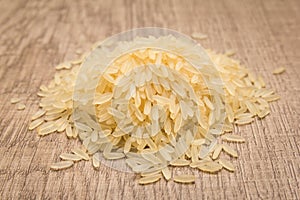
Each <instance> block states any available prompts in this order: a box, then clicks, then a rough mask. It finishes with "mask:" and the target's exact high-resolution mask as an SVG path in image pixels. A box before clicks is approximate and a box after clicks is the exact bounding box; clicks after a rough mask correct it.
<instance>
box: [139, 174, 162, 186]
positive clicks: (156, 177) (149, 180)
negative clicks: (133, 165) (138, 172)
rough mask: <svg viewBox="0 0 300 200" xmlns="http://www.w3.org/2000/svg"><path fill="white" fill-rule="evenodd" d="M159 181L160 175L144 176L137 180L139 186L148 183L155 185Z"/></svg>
mask: <svg viewBox="0 0 300 200" xmlns="http://www.w3.org/2000/svg"><path fill="white" fill-rule="evenodd" d="M160 179H161V174H157V175H153V176H146V177H142V178H140V179H139V184H141V185H145V184H150V183H155V182H157V181H159V180H160Z"/></svg>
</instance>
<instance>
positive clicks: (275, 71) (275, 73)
mask: <svg viewBox="0 0 300 200" xmlns="http://www.w3.org/2000/svg"><path fill="white" fill-rule="evenodd" d="M283 72H285V68H284V67H279V68H276V69H274V70H273V74H274V75H277V74H282V73H283Z"/></svg>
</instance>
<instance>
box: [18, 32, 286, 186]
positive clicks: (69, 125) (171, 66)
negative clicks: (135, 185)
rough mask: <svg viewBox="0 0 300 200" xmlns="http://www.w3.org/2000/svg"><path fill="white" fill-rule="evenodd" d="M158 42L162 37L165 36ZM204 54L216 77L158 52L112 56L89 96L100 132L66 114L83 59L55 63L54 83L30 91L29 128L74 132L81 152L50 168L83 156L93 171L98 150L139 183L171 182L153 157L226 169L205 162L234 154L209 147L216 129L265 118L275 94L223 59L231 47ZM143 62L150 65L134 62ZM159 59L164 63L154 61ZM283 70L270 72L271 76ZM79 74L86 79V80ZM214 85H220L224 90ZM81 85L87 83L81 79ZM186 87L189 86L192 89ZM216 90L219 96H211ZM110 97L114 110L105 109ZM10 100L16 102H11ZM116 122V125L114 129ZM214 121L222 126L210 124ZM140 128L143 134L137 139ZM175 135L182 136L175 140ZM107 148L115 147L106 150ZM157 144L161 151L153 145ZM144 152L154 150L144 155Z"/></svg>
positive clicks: (207, 169) (220, 163)
mask: <svg viewBox="0 0 300 200" xmlns="http://www.w3.org/2000/svg"><path fill="white" fill-rule="evenodd" d="M193 37H194V38H197V39H205V38H207V36H206V35H203V34H193ZM159 39H161V41H164V40H165V42H166V43H168V42H170V41H169V39H168V38H167V37H166V38H159ZM207 53H208V55H209V56H210V59H212V61H213V62H214V64H215V65H216V68H217V71H216V72H217V73H219V74H220V77H221V79H222V80H210V81H211V82H207V83H205V80H204V79H203V77H202V76H201V73H203V74H204V76H205V75H206V73H208V74H210V73H211V74H213V72H211V71H209V70H207V69H208V68H202V69H201V70H203V71H201V70H200V69H196V68H194V67H193V66H192V65H190V64H189V63H188V62H187V61H186V60H185V59H183V57H181V56H178V55H175V54H171V53H169V52H168V53H167V52H164V51H158V50H151V49H146V50H137V51H136V52H132V53H131V54H126V55H123V56H122V57H120V58H118V59H117V60H115V62H114V63H113V64H112V65H111V66H109V67H108V69H107V71H106V72H105V73H104V74H103V76H102V77H100V81H99V83H98V86H97V88H96V94H95V97H94V99H92V100H93V104H94V106H95V111H96V115H97V117H98V122H99V124H100V126H101V128H102V129H103V130H104V131H103V132H102V133H98V132H96V131H95V130H94V127H95V125H93V124H92V123H91V122H90V124H84V123H81V122H78V121H76V122H75V123H74V121H75V120H74V119H73V116H72V114H73V102H72V97H73V89H74V88H73V87H74V84H75V80H76V78H77V74H78V71H79V64H81V63H82V62H83V60H84V56H83V57H82V58H80V59H78V60H74V61H70V62H65V63H62V64H60V65H58V66H57V67H56V69H57V70H59V71H58V72H57V73H56V74H55V77H54V80H53V81H51V82H50V84H49V85H48V86H44V85H42V86H41V87H40V90H41V91H39V92H38V96H40V97H42V99H41V101H40V107H41V109H40V110H39V111H38V112H37V113H35V114H34V115H33V116H32V118H31V120H32V122H31V124H30V126H29V129H30V130H32V129H35V128H37V130H38V134H39V135H47V134H50V133H53V132H62V131H66V135H67V136H68V137H69V138H71V137H73V138H77V137H79V138H80V139H81V140H82V142H83V146H84V147H85V149H87V151H88V153H87V152H86V150H82V149H80V148H76V149H73V150H72V152H73V153H74V154H66V153H65V154H62V155H61V156H60V157H61V158H62V159H64V160H68V161H61V162H58V163H55V164H53V165H52V166H51V169H54V170H58V169H64V168H68V167H71V166H72V165H73V161H79V160H81V159H84V160H89V159H90V155H91V156H92V163H93V166H94V167H96V168H98V167H99V166H100V160H99V155H100V152H103V156H104V157H105V158H106V159H121V158H123V157H125V156H126V157H127V158H126V163H127V164H128V165H129V166H130V167H131V168H132V170H133V171H134V172H137V173H141V175H144V177H143V178H141V179H139V183H140V184H148V183H153V182H156V181H158V180H159V179H160V178H161V173H160V172H162V174H163V176H164V177H165V179H166V180H170V179H171V171H170V170H169V168H168V167H153V166H154V165H156V164H159V163H160V162H161V163H166V164H168V165H173V166H190V167H192V168H198V169H199V170H201V171H204V172H209V173H216V172H218V171H220V170H221V169H222V168H223V167H224V168H225V169H227V170H229V171H234V166H233V165H232V163H231V162H229V161H226V160H224V159H218V160H217V161H213V160H216V159H217V158H218V157H219V156H220V153H221V151H222V150H224V151H225V152H226V153H228V154H229V155H231V156H233V157H237V156H238V155H237V152H236V151H235V150H234V149H233V148H232V147H230V146H229V145H227V144H217V142H218V140H217V138H218V137H220V135H222V134H224V132H232V130H233V126H232V123H235V124H237V125H244V124H248V123H251V122H253V121H254V120H255V118H254V117H255V116H258V117H260V118H263V117H265V116H266V115H268V114H269V112H270V110H269V105H268V102H271V101H275V100H277V99H279V96H278V95H276V94H274V91H272V90H270V89H266V88H265V87H266V84H265V82H264V80H263V79H262V77H261V76H258V79H256V76H255V75H254V74H253V73H250V72H248V70H246V69H245V68H244V67H242V66H241V65H240V64H239V62H238V61H235V60H233V59H231V58H229V56H232V55H234V54H235V51H233V50H230V51H227V52H226V53H225V54H224V55H222V54H216V53H214V52H211V51H208V50H207ZM143 60H148V61H149V62H150V63H148V64H156V66H152V65H150V66H149V67H145V66H140V65H141V64H140V62H143ZM160 64H164V65H166V67H165V66H159V65H160ZM283 71H284V70H283V69H278V70H277V71H276V72H275V73H276V74H279V73H282V72H283ZM203 74H202V75H203ZM124 75H126V76H124ZM85 79H86V81H88V79H87V77H85ZM206 84H207V85H206ZM214 84H217V85H218V84H219V85H222V86H223V89H224V91H221V90H220V89H218V88H217V87H215V85H214ZM84 86H85V87H86V88H88V87H89V85H88V84H86V85H84ZM120 86H121V87H120ZM114 89H115V93H113V90H114ZM191 91H195V94H193V93H192V92H191ZM222 93H223V95H219V94H222ZM12 100H13V99H12ZM112 101H114V102H115V103H116V104H117V105H119V107H110V105H111V102H112ZM13 102H15V103H17V100H14V101H13ZM127 102H129V106H128V107H126V103H127ZM222 102H225V105H223V103H222ZM122 105H125V107H124V106H122ZM158 106H161V107H162V108H164V109H166V110H167V114H166V110H162V109H161V108H159V107H158ZM24 108H25V105H24ZM225 110H226V113H225ZM127 111H128V113H126V112H127ZM224 113H225V114H224ZM81 117H82V116H81ZM194 117H195V121H196V122H197V123H198V125H199V126H198V127H195V128H194V129H190V130H188V131H184V133H185V134H182V133H183V131H182V130H181V129H182V128H183V127H184V126H186V125H187V124H188V123H190V122H192V121H193V120H194ZM220 120H221V121H222V120H224V122H225V124H223V126H220V125H221V124H218V122H219V121H220ZM144 122H147V123H149V122H151V126H148V127H146V128H137V127H142V126H140V125H142V124H143V123H144ZM118 123H119V124H118ZM161 124H163V125H161ZM118 125H119V126H120V127H122V128H121V129H118V128H119V127H118ZM213 126H214V128H211V127H213ZM218 126H219V127H223V128H215V127H218ZM187 127H188V126H187ZM145 132H146V133H147V132H148V134H149V135H148V136H147V137H145V138H144V136H143V134H144V133H145ZM129 133H132V135H130V134H129ZM134 134H135V135H134ZM133 135H134V136H135V137H136V138H134V137H133ZM179 135H183V136H184V137H182V138H180V139H179V140H178V141H176V138H177V137H178V136H179ZM221 138H222V139H223V140H224V141H228V142H244V141H245V140H244V138H242V137H240V136H237V135H233V134H225V135H222V136H221ZM118 145H121V146H118ZM113 146H118V147H122V148H123V149H119V150H114V148H113ZM162 146H165V147H166V148H165V149H160V148H161V147H162ZM120 150H121V151H120ZM148 150H149V151H150V152H156V151H158V153H157V154H152V153H151V154H146V153H144V152H147V151H148ZM134 151H137V153H139V154H140V155H142V156H141V157H140V158H135V159H133V158H134V157H133V158H130V153H132V152H134ZM89 154H90V155H89ZM198 155H199V156H198ZM178 158H179V159H178ZM174 181H175V182H181V183H190V182H194V181H195V177H194V176H192V175H181V176H175V177H174Z"/></svg>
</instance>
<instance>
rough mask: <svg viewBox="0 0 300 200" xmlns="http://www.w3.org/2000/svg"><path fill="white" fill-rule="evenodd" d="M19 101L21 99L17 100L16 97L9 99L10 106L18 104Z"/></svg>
mask: <svg viewBox="0 0 300 200" xmlns="http://www.w3.org/2000/svg"><path fill="white" fill-rule="evenodd" d="M20 101H21V99H20V98H17V97H13V98H11V99H10V103H12V104H15V103H19V102H20Z"/></svg>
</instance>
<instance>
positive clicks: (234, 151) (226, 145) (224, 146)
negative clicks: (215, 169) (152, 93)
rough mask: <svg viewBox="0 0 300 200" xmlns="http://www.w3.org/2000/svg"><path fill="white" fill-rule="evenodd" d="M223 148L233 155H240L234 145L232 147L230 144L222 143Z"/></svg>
mask: <svg viewBox="0 0 300 200" xmlns="http://www.w3.org/2000/svg"><path fill="white" fill-rule="evenodd" d="M222 146H223V150H224V151H225V152H226V153H228V154H229V155H230V156H232V157H238V153H237V152H236V150H234V149H233V148H232V147H230V146H229V145H228V144H222Z"/></svg>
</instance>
